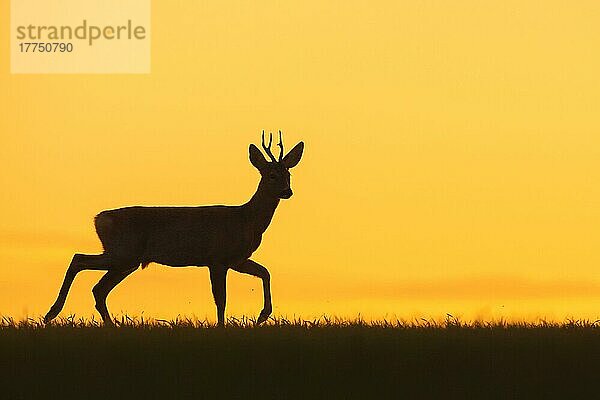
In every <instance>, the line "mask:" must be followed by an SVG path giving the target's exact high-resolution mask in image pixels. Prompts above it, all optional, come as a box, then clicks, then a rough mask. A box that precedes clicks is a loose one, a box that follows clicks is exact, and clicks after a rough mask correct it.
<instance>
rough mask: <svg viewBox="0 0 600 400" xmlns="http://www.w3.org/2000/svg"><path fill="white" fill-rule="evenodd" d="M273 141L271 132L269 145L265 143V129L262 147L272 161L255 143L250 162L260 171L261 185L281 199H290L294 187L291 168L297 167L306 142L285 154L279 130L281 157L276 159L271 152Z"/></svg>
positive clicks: (250, 149)
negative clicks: (292, 185) (291, 180)
mask: <svg viewBox="0 0 600 400" xmlns="http://www.w3.org/2000/svg"><path fill="white" fill-rule="evenodd" d="M272 143H273V134H272V133H269V145H268V146H267V145H266V144H265V131H263V132H262V147H263V149H264V150H265V153H267V155H268V156H269V158H270V159H271V161H267V159H266V158H265V156H263V154H262V153H261V151H260V150H259V149H258V147H256V146H255V145H254V144H251V145H250V148H249V152H250V162H251V163H252V165H254V167H255V168H256V169H257V170H258V172H260V175H261V179H260V185H261V186H262V187H263V188H264V189H265V190H266V191H267V192H268V193H269V194H270V195H272V196H273V197H277V198H279V199H289V198H290V197H292V194H293V192H292V189H291V187H290V172H289V169H290V168H293V167H295V166H296V165H297V164H298V163H299V162H300V159H301V158H302V152H303V151H304V142H300V143H298V144H297V145H296V146H294V148H293V149H292V150H291V151H290V152H289V153H287V154H286V155H285V156H284V155H283V140H282V137H281V131H279V143H278V144H277V146H278V147H279V159H276V158H275V156H274V155H273V153H272V152H271V144H272Z"/></svg>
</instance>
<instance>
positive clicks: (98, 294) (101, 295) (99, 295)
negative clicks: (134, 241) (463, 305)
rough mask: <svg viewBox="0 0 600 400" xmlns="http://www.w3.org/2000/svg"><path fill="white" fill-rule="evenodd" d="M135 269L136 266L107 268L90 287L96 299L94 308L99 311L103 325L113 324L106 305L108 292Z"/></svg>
mask: <svg viewBox="0 0 600 400" xmlns="http://www.w3.org/2000/svg"><path fill="white" fill-rule="evenodd" d="M136 269H137V266H135V267H134V268H131V269H128V270H109V271H108V272H107V273H106V274H104V276H102V278H100V280H99V281H98V283H97V284H96V285H95V286H94V288H93V289H92V293H93V294H94V299H95V300H96V310H98V312H99V313H100V316H101V317H102V321H104V325H113V322H112V319H111V318H110V314H109V312H108V308H107V307H106V298H107V297H108V294H109V293H110V291H111V290H113V289H114V288H115V286H117V285H118V284H119V283H121V282H122V281H123V279H125V278H126V277H127V276H129V275H130V274H131V273H132V272H133V271H135V270H136Z"/></svg>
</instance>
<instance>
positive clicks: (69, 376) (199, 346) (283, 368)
mask: <svg viewBox="0 0 600 400" xmlns="http://www.w3.org/2000/svg"><path fill="white" fill-rule="evenodd" d="M269 324H270V325H268V326H261V327H258V328H255V327H253V326H252V323H251V322H250V321H241V322H240V321H237V320H230V325H229V326H228V327H227V328H225V329H219V328H215V327H212V326H209V325H208V324H206V323H202V322H193V321H189V320H180V321H175V322H166V321H164V322H153V323H148V322H145V321H139V320H133V321H132V320H130V319H125V320H124V321H123V322H122V324H121V326H120V327H117V328H102V327H98V326H96V325H97V323H96V322H93V321H91V322H84V321H81V320H79V321H75V320H73V319H63V320H61V321H59V322H58V323H54V324H52V325H49V326H45V327H44V326H43V325H42V324H40V323H38V322H36V321H31V320H30V321H25V322H14V321H12V320H10V319H7V318H5V319H4V320H3V322H2V323H1V324H0V383H1V385H0V397H1V398H6V399H21V398H40V399H41V398H53V399H60V398H78V399H87V398H112V399H123V398H124V399H129V398H150V399H154V398H165V399H172V398H198V399H204V398H206V399H212V398H239V399H242V398H243V399H255V398H277V399H289V398H302V399H311V398H336V399H348V398H361V399H370V398H411V399H412V398H460V399H463V398H465V399H466V398H481V399H489V398H502V399H507V398H517V399H531V398H544V399H546V398H564V399H574V398H583V397H584V396H586V397H587V398H599V397H600V327H596V324H595V323H591V322H586V321H567V322H565V323H562V324H551V323H544V322H540V323H537V324H506V323H502V322H496V323H482V322H480V323H471V324H463V323H460V322H459V321H455V320H452V319H448V320H447V321H445V322H442V323H430V322H427V321H421V322H420V323H389V322H382V323H375V324H366V323H364V322H361V321H354V322H347V321H346V322H344V321H337V320H336V321H329V320H327V319H322V320H320V321H313V322H305V321H292V322H289V321H286V320H282V319H279V320H271V321H270V322H269Z"/></svg>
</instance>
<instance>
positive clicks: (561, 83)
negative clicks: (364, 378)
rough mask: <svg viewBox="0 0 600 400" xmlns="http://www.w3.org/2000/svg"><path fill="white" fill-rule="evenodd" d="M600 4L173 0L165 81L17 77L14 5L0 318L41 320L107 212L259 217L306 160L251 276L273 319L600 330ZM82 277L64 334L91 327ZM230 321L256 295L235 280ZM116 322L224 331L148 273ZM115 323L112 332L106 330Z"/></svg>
mask: <svg viewBox="0 0 600 400" xmlns="http://www.w3.org/2000/svg"><path fill="white" fill-rule="evenodd" d="M599 19H600V3H599V2H597V1H578V2H568V1H552V0H550V1H544V2H540V1H525V0H519V1H502V2H500V1H497V2H487V1H484V2H482V1H475V0H472V1H453V2H447V1H410V2H409V1H380V2H376V3H372V2H366V1H364V2H359V1H346V2H322V1H312V0H309V1H286V2H273V1H266V2H245V1H233V2H216V1H214V2H193V1H157V0H155V1H153V3H152V26H151V60H152V61H151V73H150V74H144V75H117V74H105V75H90V74H79V75H64V74H63V75H58V74H57V75H54V74H46V75H12V74H11V73H10V60H9V25H10V21H9V2H8V1H3V2H1V3H0V27H1V29H0V134H1V138H2V140H1V142H0V143H1V145H0V158H1V160H2V164H1V166H2V168H0V184H1V187H2V191H1V192H0V314H1V315H11V316H14V317H19V318H20V317H24V316H31V317H37V316H40V315H42V314H43V313H45V312H46V311H47V310H48V308H49V306H50V305H51V304H52V303H53V301H54V299H55V297H56V294H57V293H58V289H59V287H60V284H61V282H62V279H63V276H64V273H65V271H66V268H67V265H68V263H69V261H70V258H71V257H72V255H73V253H75V252H82V253H97V252H99V251H101V247H100V244H99V241H98V240H97V238H96V235H95V232H94V228H93V223H92V221H93V217H94V215H95V214H97V213H98V212H99V211H101V210H104V209H109V208H117V207H122V206H127V205H205V204H240V203H243V202H245V201H246V200H247V199H249V198H250V196H251V195H252V193H253V192H254V190H255V188H256V186H257V183H258V178H259V176H258V173H257V171H256V170H255V169H254V168H253V167H252V166H251V165H250V163H249V161H248V145H249V144H250V143H257V144H259V143H260V131H261V130H262V129H266V130H267V131H269V130H272V131H276V130H277V129H282V130H283V132H284V142H285V144H286V146H287V148H288V149H291V148H292V146H293V145H295V144H296V143H297V142H298V141H300V140H303V141H304V142H305V143H306V148H305V152H304V157H303V159H302V161H301V162H300V164H299V165H298V167H296V168H295V169H294V170H293V171H292V173H293V176H292V188H293V190H294V193H295V194H294V196H293V197H292V198H291V199H290V200H287V201H282V203H281V204H280V206H279V208H278V209H277V212H276V214H275V218H274V220H273V222H272V224H271V226H270V227H269V229H268V230H267V232H266V234H265V236H264V237H263V243H262V245H261V247H260V248H259V249H258V251H257V252H256V253H255V254H254V256H253V259H255V260H256V261H258V262H260V263H261V264H263V265H265V266H266V267H267V268H268V269H269V270H270V271H271V275H272V292H273V303H274V314H275V315H284V316H288V317H292V316H303V317H307V318H310V317H314V316H319V315H322V314H328V315H337V316H341V317H356V316H357V315H359V314H360V315H361V316H363V317H365V318H368V319H371V318H383V317H385V318H415V317H416V318H440V317H443V316H445V315H446V313H450V314H452V315H455V316H461V317H463V318H465V319H470V318H500V317H504V318H509V319H522V318H526V319H535V318H547V319H557V320H562V319H564V318H565V317H575V318H590V319H593V320H595V319H598V318H600V246H599V245H600V110H599V108H600V72H599V71H600V53H599V51H598V49H599V48H600V24H599V23H598V21H599ZM101 275H102V273H101V272H92V271H87V272H82V273H81V274H79V276H78V277H77V279H76V280H75V283H74V285H73V287H72V289H71V293H70V295H69V298H68V300H67V303H66V306H65V309H64V311H63V313H62V314H61V315H67V314H69V313H76V314H77V315H80V316H85V317H90V316H92V315H94V313H95V310H94V308H93V304H94V301H93V297H92V294H91V288H92V286H93V285H94V283H95V282H96V281H97V280H99V279H100V277H101ZM228 287H229V289H228V303H227V314H228V315H229V316H232V315H233V316H240V315H251V316H255V315H257V314H258V312H259V311H260V309H261V306H262V290H261V283H260V281H259V280H258V279H255V278H252V277H249V276H245V275H239V274H237V273H235V272H230V273H229V277H228ZM108 306H109V309H110V311H111V312H112V313H114V314H120V313H124V312H127V313H129V314H133V315H140V314H141V313H142V312H143V315H144V316H147V317H155V318H173V317H175V316H177V315H178V314H181V315H188V316H197V317H198V318H205V317H208V318H209V319H211V320H214V319H215V307H214V304H213V300H212V295H211V291H210V284H209V278H208V270H207V269H206V268H178V269H174V268H167V267H164V266H160V265H156V264H152V265H150V266H149V267H148V268H147V269H145V270H140V271H138V272H136V273H134V274H133V275H131V276H130V277H129V278H127V280H125V281H124V282H123V283H122V284H121V285H119V286H118V287H117V288H116V289H115V290H114V291H113V292H112V293H111V295H110V296H109V299H108ZM96 318H98V315H96Z"/></svg>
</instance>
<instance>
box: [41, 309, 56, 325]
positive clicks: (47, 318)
mask: <svg viewBox="0 0 600 400" xmlns="http://www.w3.org/2000/svg"><path fill="white" fill-rule="evenodd" d="M58 313H59V311H56V310H55V309H54V308H51V309H50V311H48V314H46V316H45V317H44V323H45V324H47V323H48V322H50V321H52V320H53V319H54V318H56V316H57V315H58Z"/></svg>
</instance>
